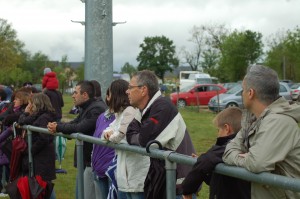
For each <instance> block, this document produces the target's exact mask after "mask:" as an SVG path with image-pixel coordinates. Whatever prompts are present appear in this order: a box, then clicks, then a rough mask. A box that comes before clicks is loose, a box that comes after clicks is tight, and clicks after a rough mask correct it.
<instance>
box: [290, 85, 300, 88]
mask: <svg viewBox="0 0 300 199" xmlns="http://www.w3.org/2000/svg"><path fill="white" fill-rule="evenodd" d="M299 87H300V84H294V85H293V86H292V87H291V89H296V88H299Z"/></svg>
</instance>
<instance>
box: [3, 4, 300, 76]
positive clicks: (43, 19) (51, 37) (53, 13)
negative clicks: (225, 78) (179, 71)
mask: <svg viewBox="0 0 300 199" xmlns="http://www.w3.org/2000/svg"><path fill="white" fill-rule="evenodd" d="M299 8H300V1H299V0H248V1H243V0H145V1H143V0H114V1H113V21H126V22H127V23H126V24H122V25H117V26H115V27H114V28H113V40H114V41H113V42H114V47H113V48H114V69H115V70H120V67H122V66H123V65H124V63H125V62H129V63H130V64H132V65H136V64H137V62H136V57H137V55H138V53H139V52H140V48H139V44H141V43H142V42H143V40H144V38H145V37H146V36H161V35H164V36H166V37H168V38H169V39H171V40H173V41H174V44H175V45H176V47H177V49H178V50H179V49H180V48H181V47H183V46H186V47H188V46H190V42H188V39H189V38H190V30H191V29H192V27H193V26H200V25H205V24H226V25H227V27H229V28H231V29H239V30H244V29H250V30H252V31H259V32H261V33H262V34H263V35H264V37H265V38H266V37H268V36H270V35H271V34H274V33H276V32H278V31H280V30H287V29H294V28H295V27H296V26H297V25H299V24H300V11H299ZM84 11H85V7H84V3H82V2H81V1H80V0H0V18H3V19H6V20H7V21H8V22H9V23H10V24H11V25H12V27H13V29H15V30H16V31H17V32H18V38H19V39H20V40H21V41H23V42H24V43H25V45H26V46H25V48H26V49H27V50H29V51H30V52H31V53H32V54H33V53H36V52H38V51H42V52H43V53H44V54H46V55H48V56H49V57H50V59H51V60H61V57H62V56H63V55H68V58H69V61H82V60H83V57H84V26H82V25H80V24H78V23H72V22H71V20H76V21H84V16H85V15H84Z"/></svg>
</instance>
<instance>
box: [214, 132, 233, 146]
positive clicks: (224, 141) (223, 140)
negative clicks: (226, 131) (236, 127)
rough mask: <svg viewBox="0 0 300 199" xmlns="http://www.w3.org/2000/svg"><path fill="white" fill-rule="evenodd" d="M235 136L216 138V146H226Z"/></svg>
mask: <svg viewBox="0 0 300 199" xmlns="http://www.w3.org/2000/svg"><path fill="white" fill-rule="evenodd" d="M235 136H236V133H234V134H231V135H228V136H225V137H218V138H217V142H216V145H218V146H222V145H224V144H227V142H229V141H230V140H232V139H233V138H234V137H235Z"/></svg>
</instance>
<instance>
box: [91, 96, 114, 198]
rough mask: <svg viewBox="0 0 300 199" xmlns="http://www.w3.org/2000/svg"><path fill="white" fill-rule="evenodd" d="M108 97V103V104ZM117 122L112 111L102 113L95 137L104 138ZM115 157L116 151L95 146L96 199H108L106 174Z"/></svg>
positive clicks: (98, 120)
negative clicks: (110, 127) (114, 122)
mask: <svg viewBox="0 0 300 199" xmlns="http://www.w3.org/2000/svg"><path fill="white" fill-rule="evenodd" d="M107 97H108V96H107V95H106V103H108V102H107ZM114 120H115V116H114V114H113V113H112V112H111V111H110V109H108V110H106V111H105V112H104V113H102V114H101V115H100V116H99V117H98V119H97V123H96V130H95V132H94V135H93V136H94V137H96V138H101V137H103V135H102V133H103V131H104V130H105V129H106V128H107V127H108V126H109V124H110V123H112V122H113V121H114ZM114 156H115V150H114V149H113V148H109V147H105V146H101V145H97V144H94V145H93V151H92V165H91V166H92V169H93V172H94V185H95V198H96V199H106V198H107V195H108V190H109V181H108V177H107V176H106V175H105V172H106V170H107V168H108V167H109V165H110V164H111V162H112V159H113V158H114Z"/></svg>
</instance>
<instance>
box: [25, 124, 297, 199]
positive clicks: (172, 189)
mask: <svg viewBox="0 0 300 199" xmlns="http://www.w3.org/2000/svg"><path fill="white" fill-rule="evenodd" d="M22 128H23V129H26V130H27V136H28V152H29V169H31V170H32V169H33V168H32V156H31V152H30V150H31V146H32V141H31V136H32V131H34V132H39V133H46V134H50V132H49V131H48V130H47V129H45V128H39V127H35V126H31V125H24V126H23V127H22ZM55 135H57V136H62V137H65V138H71V139H76V146H77V160H78V161H77V169H78V170H77V178H78V197H79V198H80V199H83V198H84V194H83V193H84V186H83V171H84V165H83V141H85V142H91V143H93V144H99V145H103V146H107V147H112V148H115V149H119V150H125V151H130V152H135V153H139V154H142V155H147V156H150V157H153V158H159V159H164V160H165V163H166V164H165V165H166V166H165V168H166V185H167V187H166V188H167V198H168V199H174V198H176V163H181V164H187V165H193V164H195V162H196V159H195V158H192V157H191V156H187V155H182V154H178V153H175V152H173V151H163V150H158V149H156V148H151V149H150V153H148V152H147V151H146V149H145V148H142V147H138V146H133V145H128V144H114V143H110V142H108V143H106V142H103V141H102V140H100V139H99V138H95V137H92V136H87V135H83V134H81V133H73V134H71V135H66V134H62V133H56V134H55ZM79 160H82V161H79ZM214 172H216V173H219V174H223V175H227V176H232V177H235V178H240V179H244V180H247V181H251V182H256V183H260V184H265V185H271V186H274V187H278V188H281V189H288V190H291V191H295V192H300V179H295V178H289V177H285V176H280V175H275V174H271V173H267V172H263V173H259V174H254V173H251V172H249V171H247V170H246V169H244V168H240V167H235V166H228V165H225V164H222V163H220V164H218V165H217V166H216V168H215V171H214Z"/></svg>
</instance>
